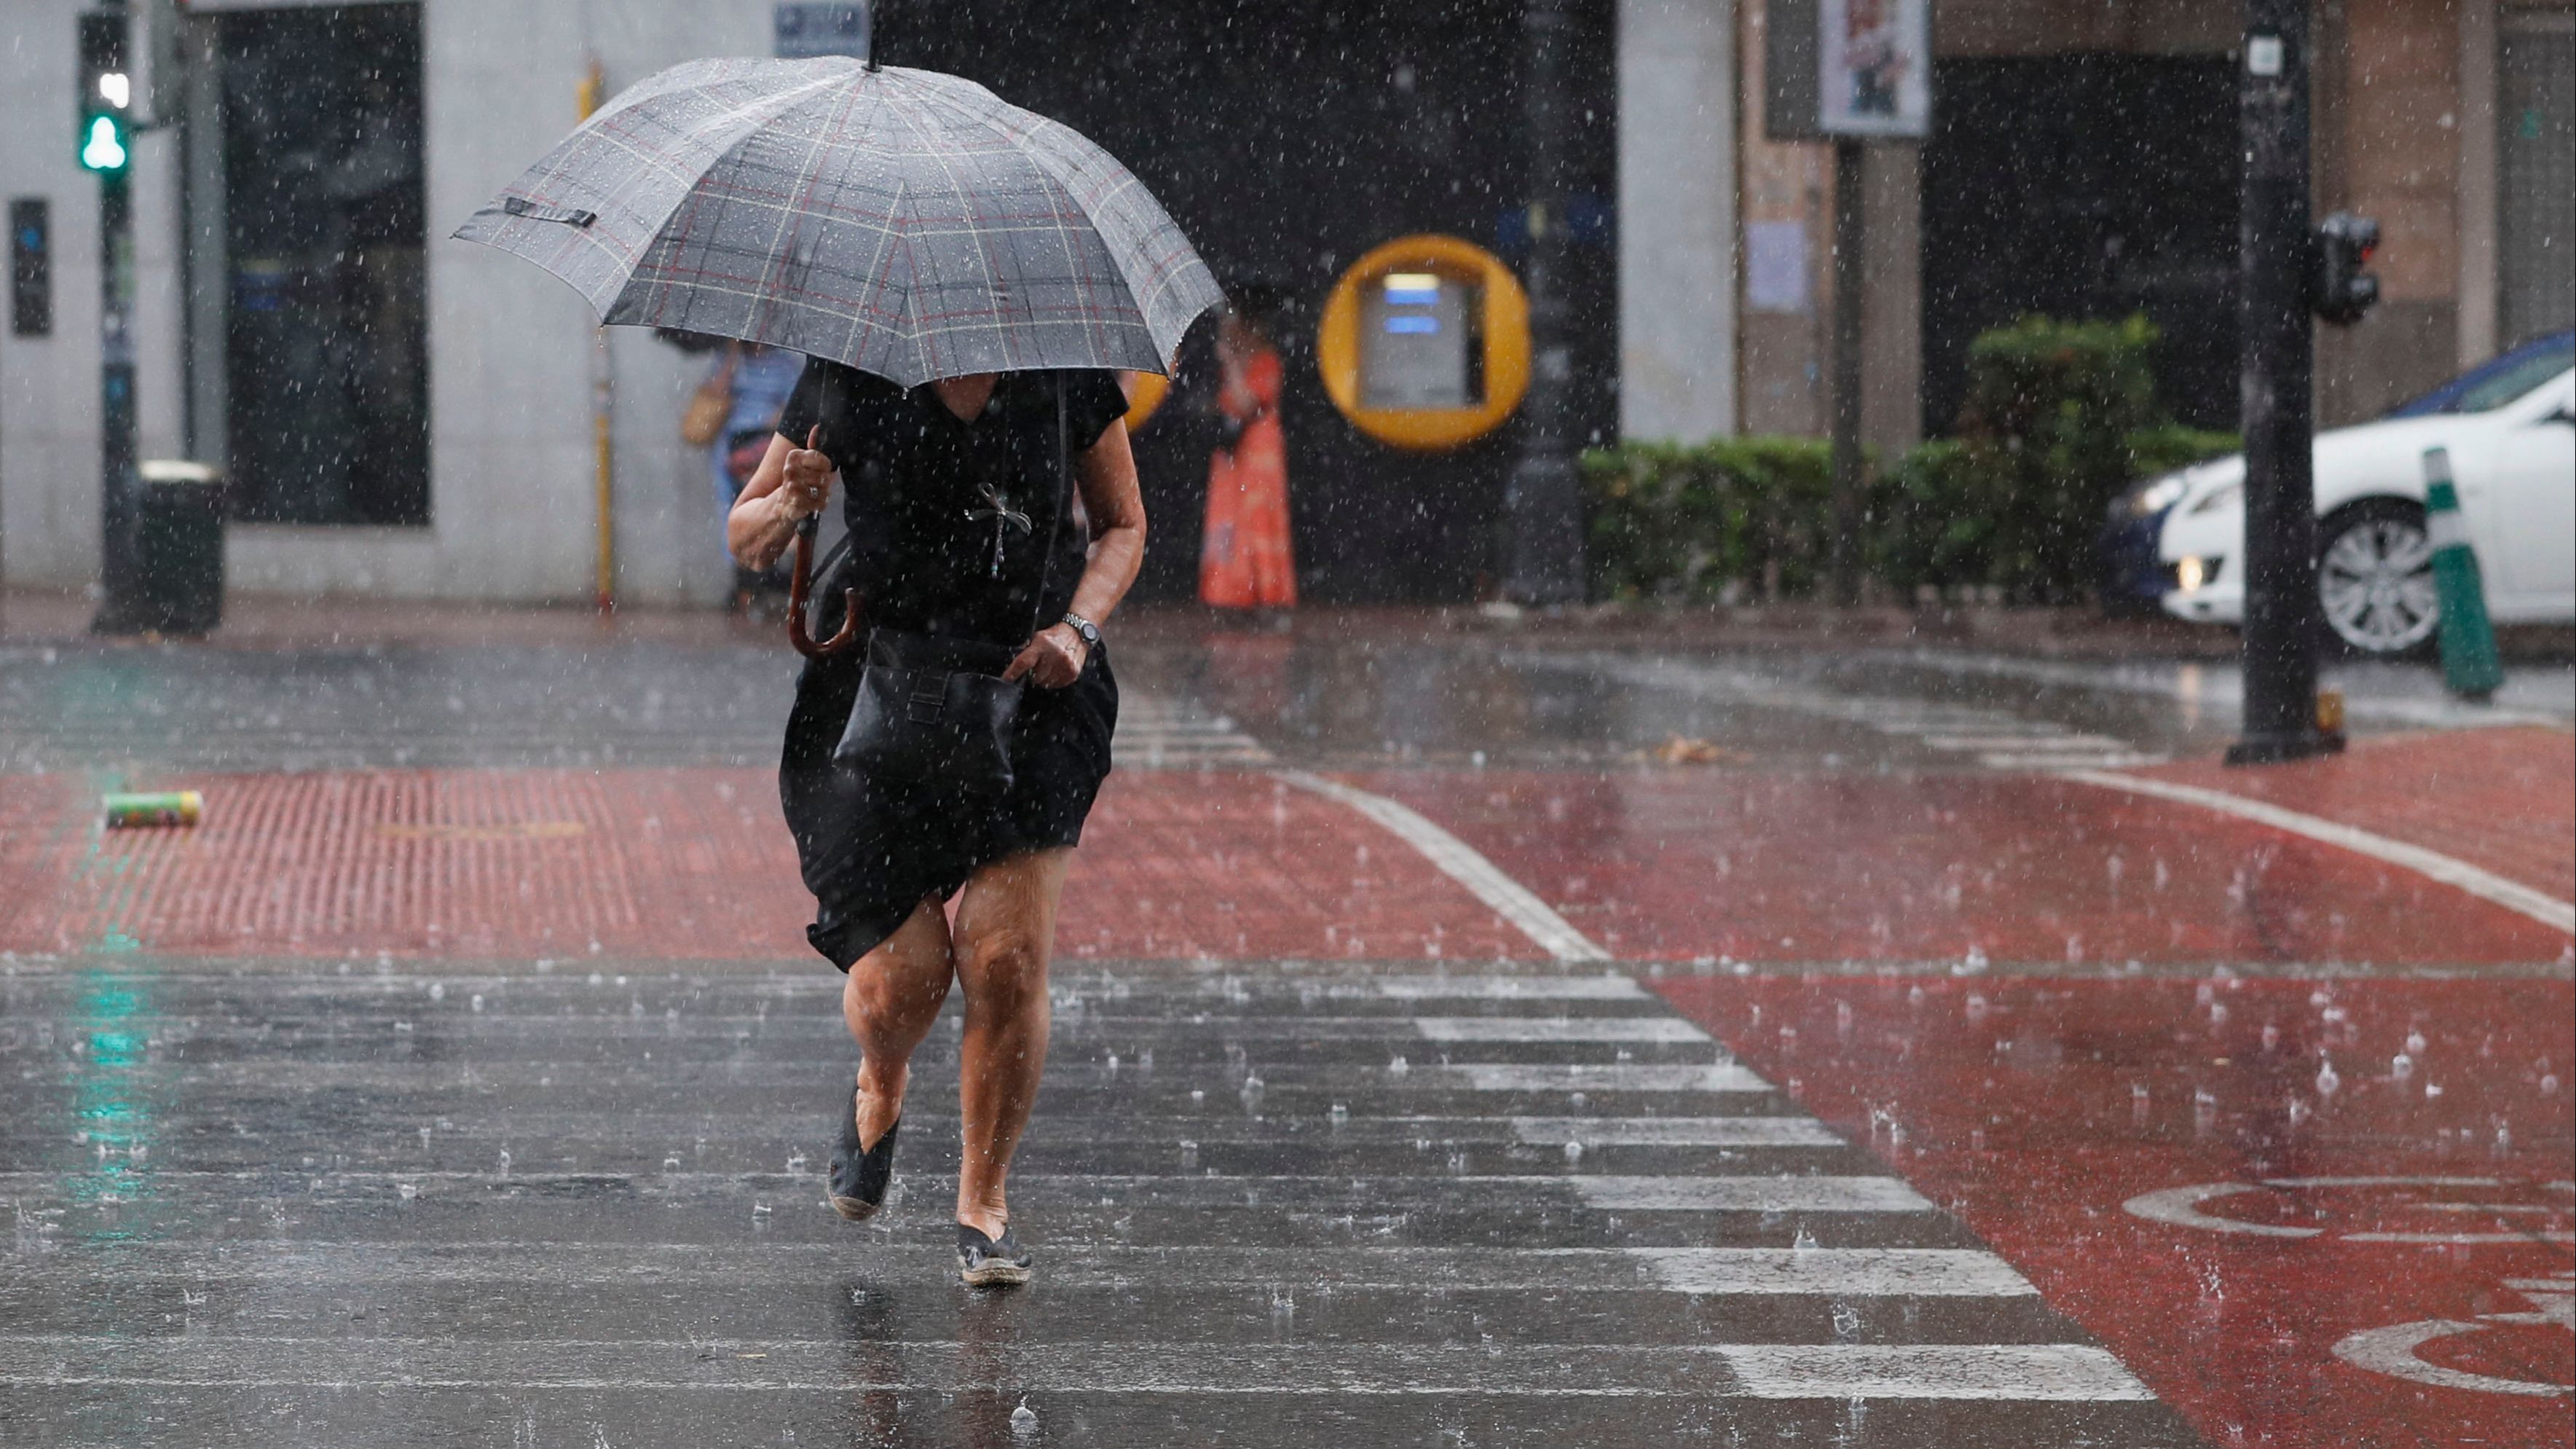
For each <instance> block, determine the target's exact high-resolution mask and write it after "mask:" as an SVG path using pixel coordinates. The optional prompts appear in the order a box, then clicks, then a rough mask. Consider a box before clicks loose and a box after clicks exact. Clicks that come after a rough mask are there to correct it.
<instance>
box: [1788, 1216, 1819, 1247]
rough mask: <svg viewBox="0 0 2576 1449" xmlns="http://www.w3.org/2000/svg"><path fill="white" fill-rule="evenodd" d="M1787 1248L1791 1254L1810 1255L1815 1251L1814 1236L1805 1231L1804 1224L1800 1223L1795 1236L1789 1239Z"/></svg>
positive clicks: (1805, 1226)
mask: <svg viewBox="0 0 2576 1449" xmlns="http://www.w3.org/2000/svg"><path fill="white" fill-rule="evenodd" d="M1789 1248H1790V1250H1791V1251H1792V1252H1799V1253H1812V1252H1814V1251H1815V1250H1816V1235H1815V1234H1814V1233H1811V1232H1808V1231H1807V1225H1806V1224H1805V1223H1800V1224H1798V1231H1797V1234H1796V1236H1794V1237H1792V1238H1790V1239H1789Z"/></svg>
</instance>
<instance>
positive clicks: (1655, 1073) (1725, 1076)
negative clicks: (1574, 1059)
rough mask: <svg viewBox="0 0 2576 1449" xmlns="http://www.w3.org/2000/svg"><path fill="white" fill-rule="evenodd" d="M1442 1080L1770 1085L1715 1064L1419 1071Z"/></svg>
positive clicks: (1531, 1084) (1486, 1065)
mask: <svg viewBox="0 0 2576 1449" xmlns="http://www.w3.org/2000/svg"><path fill="white" fill-rule="evenodd" d="M1413 1075H1415V1076H1418V1077H1437V1078H1439V1079H1442V1084H1443V1085H1447V1084H1451V1083H1463V1084H1464V1085H1465V1087H1466V1088H1467V1090H1468V1091H1471V1092H1586V1091H1589V1092H1768V1091H1770V1090H1771V1084H1770V1083H1769V1082H1766V1081H1764V1080H1762V1079H1761V1078H1760V1077H1758V1076H1756V1075H1754V1073H1753V1072H1751V1071H1750V1070H1748V1069H1746V1068H1744V1067H1740V1066H1737V1065H1735V1064H1733V1063H1731V1062H1730V1063H1726V1064H1723V1065H1718V1066H1706V1067H1690V1066H1661V1065H1645V1064H1640V1063H1633V1062H1622V1063H1619V1064H1617V1065H1615V1066H1556V1065H1552V1064H1548V1063H1539V1062H1527V1063H1524V1062H1468V1063H1463V1064H1461V1065H1458V1066H1451V1067H1435V1068H1429V1069H1424V1070H1418V1071H1416V1072H1414V1073H1413Z"/></svg>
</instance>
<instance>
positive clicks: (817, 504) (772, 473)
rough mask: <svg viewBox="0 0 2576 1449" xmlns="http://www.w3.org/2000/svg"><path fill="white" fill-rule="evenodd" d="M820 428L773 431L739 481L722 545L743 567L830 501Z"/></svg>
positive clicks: (754, 564)
mask: <svg viewBox="0 0 2576 1449" xmlns="http://www.w3.org/2000/svg"><path fill="white" fill-rule="evenodd" d="M822 433H823V430H822V429H821V428H820V427H817V428H815V429H813V430H812V431H811V432H809V433H807V434H806V435H805V446H804V447H801V448H800V447H798V446H796V445H795V444H794V443H793V442H790V441H789V440H788V439H786V438H783V437H777V436H772V437H771V438H770V440H769V452H768V454H767V455H766V456H764V457H763V458H762V459H761V460H760V466H759V467H758V468H756V469H754V470H753V471H752V475H751V481H750V482H748V483H745V484H744V485H742V496H740V497H738V498H736V499H735V500H734V502H733V511H732V512H731V513H728V514H726V515H725V546H726V547H727V548H729V549H731V550H733V556H734V558H735V559H736V560H738V561H739V562H740V563H741V564H742V566H743V567H744V568H747V569H749V570H751V571H752V572H754V573H767V572H768V571H769V570H770V568H771V567H772V566H773V565H775V564H776V563H777V562H778V556H779V555H780V554H783V553H785V552H787V545H788V544H789V543H790V542H792V541H794V539H795V537H796V525H797V524H798V523H799V522H800V521H802V520H803V519H805V518H807V517H809V516H811V515H813V514H817V513H820V512H822V511H823V505H825V504H826V503H829V502H830V501H831V499H832V460H831V459H829V458H827V457H824V456H823V455H822V454H821V453H819V452H817V451H815V448H814V444H815V443H817V442H819V441H820V440H821V438H822ZM1131 475H1132V470H1131Z"/></svg>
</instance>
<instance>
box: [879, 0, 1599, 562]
mask: <svg viewBox="0 0 2576 1449" xmlns="http://www.w3.org/2000/svg"><path fill="white" fill-rule="evenodd" d="M1580 14H1581V18H1582V25H1581V27H1580V31H1579V35H1580V41H1579V51H1578V53H1577V54H1576V55H1574V56H1572V57H1571V58H1570V59H1571V61H1572V64H1571V66H1570V71H1571V74H1572V76H1573V78H1574V84H1575V86H1576V90H1577V95H1578V97H1579V98H1580V99H1579V100H1578V103H1577V105H1576V106H1575V108H1574V114H1575V119H1576V121H1577V123H1578V125H1579V131H1578V135H1577V138H1576V147H1577V154H1578V156H1579V158H1580V161H1579V164H1580V168H1581V175H1582V178H1583V179H1582V182H1581V187H1582V189H1583V190H1584V191H1585V192H1587V193H1589V196H1590V198H1592V199H1591V200H1589V201H1588V202H1587V203H1586V204H1584V205H1581V206H1578V207H1577V208H1575V211H1576V216H1575V218H1574V221H1575V224H1576V226H1577V228H1578V235H1579V236H1580V238H1581V240H1582V244H1581V245H1579V246H1578V247H1577V248H1576V255H1577V259H1578V260H1577V264H1576V267H1575V271H1574V275H1573V277H1572V279H1571V281H1572V284H1573V285H1572V288H1571V290H1572V291H1573V293H1574V297H1575V302H1576V307H1575V327H1576V331H1577V339H1576V345H1575V370H1576V377H1577V380H1578V382H1577V386H1578V389H1579V391H1578V402H1577V408H1578V416H1579V418H1580V419H1581V420H1582V427H1583V429H1584V430H1585V431H1586V432H1587V433H1593V432H1596V431H1597V434H1598V436H1600V437H1601V438H1603V439H1607V438H1608V437H1610V436H1611V435H1612V433H1613V431H1614V429H1615V425H1616V417H1617V400H1616V395H1615V388H1616V371H1617V339H1616V327H1617V300H1616V296H1615V291H1614V289H1615V286H1616V275H1615V262H1616V257H1615V252H1614V249H1613V247H1612V245H1611V237H1610V219H1609V217H1608V214H1607V205H1606V198H1607V197H1609V196H1610V195H1611V194H1612V192H1613V189H1614V185H1613V183H1614V167H1615V164H1616V135H1615V117H1616V101H1615V91H1614V87H1613V74H1612V16H1611V9H1610V6H1609V4H1608V3H1607V0H1588V3H1586V4H1585V5H1583V6H1581V7H1580ZM1524 46H1525V42H1524V39H1523V32H1522V28H1521V7H1520V6H1519V5H1518V4H1517V3H1513V0H1447V3H1437V0H1435V3H1362V0H1329V3H1323V4H1314V5H1282V6H1274V7H1269V8H1265V9H1263V10H1261V11H1260V12H1259V13H1258V15H1257V17H1254V16H1250V15H1248V14H1247V13H1246V12H1243V11H1242V10H1240V9H1239V7H1236V6H1234V5H1232V4H1215V3H1207V4H1195V5H1180V4H1173V5H1167V6H1157V7H1150V8H1149V7H1136V6H1128V7H1101V6H1094V5H1074V4H1070V3H1066V0H964V3H958V4H952V5H945V6H941V7H937V8H935V9H934V8H931V7H926V6H920V7H907V8H906V10H905V12H904V13H903V14H902V15H901V16H900V17H899V18H898V19H897V20H896V22H895V27H894V28H893V29H892V30H891V31H890V33H889V34H888V36H887V37H886V48H887V54H888V57H889V59H891V60H893V61H894V62H896V63H899V64H906V65H920V66H925V67H928V68H930V69H934V70H946V71H953V72H955V73H957V74H960V75H964V76H969V77H972V78H973V79H975V80H978V81H981V82H983V83H984V84H986V85H988V86H990V87H991V88H992V89H993V90H994V91H995V92H997V93H998V94H1000V95H1001V96H1002V97H1003V98H1004V99H1006V100H1010V101H1012V102H1014V103H1017V104H1019V105H1024V106H1027V107H1029V108H1031V109H1033V110H1037V111H1040V112H1043V113H1045V114H1047V115H1051V116H1055V117H1057V118H1059V119H1061V120H1063V121H1065V122H1066V123H1068V124H1070V125H1072V126H1074V127H1076V128H1077V129H1079V130H1081V131H1083V132H1085V133H1086V134H1088V135H1090V136H1092V137H1093V138H1095V139H1097V140H1098V141H1100V142H1101V144H1103V145H1105V146H1107V147H1108V148H1109V150H1110V151H1111V152H1112V153H1114V154H1115V155H1117V156H1118V157H1119V159H1121V160H1122V161H1125V162H1126V163H1127V164H1128V165H1129V166H1130V167H1132V168H1133V169H1134V170H1135V171H1136V173H1137V174H1138V175H1139V176H1140V177H1142V178H1143V179H1144V180H1145V182H1146V184H1147V185H1149V186H1151V187H1152V188H1153V190H1154V192H1155V194H1156V195H1157V196H1159V197H1160V198H1162V200H1163V202H1164V203H1165V205H1167V206H1168V207H1169V208H1170V209H1171V211H1172V214H1173V216H1174V217H1176V218H1177V219H1178V220H1179V221H1180V223H1181V225H1182V227H1183V228H1184V229H1185V230H1186V231H1187V232H1188V233H1189V235H1190V237H1191V238H1192V239H1193V240H1194V241H1196V242H1197V244H1198V246H1199V249H1200V251H1201V253H1202V254H1203V255H1204V256H1205V257H1206V258H1207V261H1208V264H1209V265H1210V266H1211V267H1212V268H1214V269H1215V271H1216V273H1217V276H1218V279H1219V280H1220V281H1221V282H1223V283H1225V284H1226V285H1228V286H1229V287H1239V286H1243V285H1245V284H1248V283H1264V284H1267V285H1269V286H1272V287H1275V288H1277V289H1279V290H1280V291H1282V292H1283V293H1285V295H1286V297H1287V298H1288V300H1289V304H1290V311H1289V314H1288V317H1287V319H1286V322H1285V324H1284V325H1283V327H1282V329H1281V330H1282V331H1283V332H1284V333H1286V334H1287V335H1286V336H1285V337H1283V338H1282V341H1283V343H1284V344H1285V347H1286V350H1287V353H1288V361H1289V369H1288V372H1289V378H1290V384H1289V390H1288V393H1287V396H1286V400H1285V402H1284V404H1283V408H1282V412H1283V415H1284V418H1285V421H1286V424H1287V431H1288V440H1289V467H1290V491H1291V497H1292V506H1293V508H1294V513H1295V533H1296V545H1297V552H1298V563H1299V574H1300V579H1301V584H1302V586H1303V588H1304V590H1305V592H1306V594H1307V596H1308V597H1309V598H1311V599H1314V600H1317V601H1380V600H1411V601H1422V600H1464V599H1470V598H1474V597H1476V596H1478V595H1479V594H1480V593H1483V592H1486V591H1487V590H1488V588H1489V581H1490V578H1491V575H1492V573H1493V572H1494V570H1495V567H1496V560H1497V559H1498V557H1499V552H1498V544H1499V539H1498V532H1497V530H1498V525H1499V521H1500V514H1501V506H1502V496H1503V485H1504V480H1505V478H1506V476H1507V474H1508V472H1509V468H1510V462H1511V459H1512V456H1513V449H1514V448H1515V446H1516V444H1517V439H1516V436H1515V430H1514V429H1513V428H1512V427H1510V426H1506V427H1505V428H1503V429H1502V430H1501V431H1499V432H1497V433H1495V434H1492V435H1490V436H1488V437H1487V438H1485V439H1484V440H1482V441H1481V442H1479V443H1476V444H1472V445H1470V446H1469V447H1467V448H1466V449H1464V450H1462V451H1459V452H1455V453H1449V454H1438V455H1421V454H1407V453H1401V452H1397V451H1395V450H1392V449H1390V448H1387V447H1385V446H1383V445H1381V444H1378V443H1375V442H1372V441H1370V440H1369V439H1367V438H1364V437H1362V436H1361V435H1360V434H1359V433H1358V432H1357V431H1355V430H1354V429H1353V428H1352V427H1351V426H1350V424H1349V423H1348V422H1346V421H1345V420H1344V419H1343V418H1342V416H1341V415H1340V414H1339V413H1338V412H1336V411H1335V410H1334V408H1333V405H1332V403H1331V402H1330V401H1329V400H1328V399H1327V398H1326V396H1325V394H1324V390H1323V386H1322V384H1321V382H1320V381H1319V380H1318V378H1317V374H1316V371H1315V362H1314V328H1315V323H1316V319H1317V316H1318V311H1319V309H1320V307H1321V305H1322V303H1323V300H1324V298H1325V296H1326V294H1327V293H1328V292H1329V291H1330V290H1331V287H1332V285H1333V282H1334V280H1335V279H1336V277H1338V275H1339V274H1340V272H1341V270H1342V269H1343V268H1345V267H1347V266H1349V265H1350V264H1351V262H1352V261H1353V260H1355V259H1356V258H1357V257H1358V256H1359V255H1360V254H1361V253H1363V252H1365V251H1367V250H1368V249H1369V248H1370V247H1373V246H1375V245H1377V244H1378V243H1380V242H1385V241H1389V240H1392V239H1394V238H1396V237H1399V236H1403V235H1405V234H1407V233H1412V232H1445V233H1448V234H1451V235H1455V236H1459V237H1462V238H1465V239H1466V240H1468V241H1472V242H1475V243H1476V244H1478V245H1480V246H1484V247H1487V248H1490V249H1493V250H1495V251H1497V252H1499V253H1501V254H1502V255H1503V257H1504V258H1505V259H1506V260H1508V261H1514V262H1517V261H1518V260H1519V255H1518V254H1519V251H1520V249H1521V244H1520V240H1519V238H1520V234H1521V233H1522V231H1523V229H1524V228H1523V226H1522V222H1521V211H1520V185H1521V179H1520V178H1521V165H1522V158H1523V156H1524V153H1525V150H1526V142H1525V138H1524V133H1523V127H1522V120H1521V116H1522V112H1521V105H1522V96H1521V93H1520V89H1519V85H1518V77H1519V75H1520V73H1521V70H1522V67H1523V51H1524ZM1209 330H1210V329H1209V328H1208V326H1207V325H1206V324H1202V326H1201V328H1200V330H1199V332H1198V333H1197V334H1195V335H1194V336H1193V338H1192V341H1191V343H1190V345H1189V346H1188V347H1187V348H1186V349H1185V350H1184V353H1183V371H1182V375H1181V378H1180V386H1179V387H1178V388H1177V389H1176V390H1175V392H1174V395H1173V397H1172V399H1171V401H1169V402H1168V403H1166V404H1165V405H1164V407H1163V409H1162V411H1161V412H1160V413H1159V414H1158V415H1157V416H1156V417H1155V418H1154V420H1153V422H1152V423H1151V425H1150V426H1148V427H1147V429H1146V430H1145V431H1144V433H1143V434H1142V435H1140V436H1139V438H1138V439H1137V453H1138V456H1139V462H1140V465H1141V467H1142V471H1143V473H1144V477H1145V481H1146V493H1147V497H1146V502H1147V506H1148V509H1149V511H1150V513H1151V515H1152V517H1153V519H1154V523H1155V530H1154V534H1153V543H1152V547H1151V550H1150V556H1149V558H1148V561H1147V566H1146V572H1145V576H1144V579H1143V580H1142V582H1141V584H1140V596H1141V597H1148V598H1164V599H1170V598H1186V597H1190V596H1191V595H1192V593H1193V591H1194V590H1195V587H1196V578H1197V573H1196V570H1197V550H1198V534H1199V518H1200V511H1201V506H1202V504H1201V500H1202V498H1203V495H1204V488H1205V482H1206V474H1207V453H1208V449H1209V446H1210V444H1211V442H1212V441H1213V439H1214V437H1215V425H1214V423H1213V421H1212V420H1211V418H1210V417H1209V416H1208V415H1207V413H1206V412H1205V411H1204V409H1205V407H1206V404H1207V399H1208V393H1209V385H1208V376H1207V374H1208V372H1209V371H1210V364H1209V361H1208V336H1207V334H1208V332H1209Z"/></svg>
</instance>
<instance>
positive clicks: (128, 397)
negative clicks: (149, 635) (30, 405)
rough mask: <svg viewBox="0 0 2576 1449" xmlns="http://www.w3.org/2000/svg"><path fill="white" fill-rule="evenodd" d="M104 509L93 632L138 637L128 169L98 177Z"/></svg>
mask: <svg viewBox="0 0 2576 1449" xmlns="http://www.w3.org/2000/svg"><path fill="white" fill-rule="evenodd" d="M98 236H99V242H98V260H99V328H98V334H99V335H98V346H99V350H98V357H99V367H98V371H99V418H98V439H99V449H98V453H99V456H98V462H99V469H98V505H99V509H98V511H99V558H98V577H99V584H100V589H101V598H100V600H99V609H98V614H97V616H96V617H95V618H94V619H92V620H91V621H90V628H91V629H92V630H93V631H95V632H98V633H102V634H132V633H138V632H140V631H141V630H143V629H144V628H146V627H149V621H148V620H147V618H146V617H145V615H146V610H145V608H144V604H143V598H142V583H143V581H142V578H141V567H140V565H141V560H140V558H139V557H138V555H139V553H140V548H139V542H140V541H139V540H138V539H137V537H136V530H137V526H138V524H139V522H140V514H141V499H140V498H139V497H138V496H137V495H138V494H139V493H140V491H141V486H142V485H141V482H140V480H139V479H138V478H137V476H136V472H135V441H134V201H133V188H132V186H131V184H130V183H129V181H128V180H127V172H126V171H125V170H122V169H120V170H115V171H106V172H101V173H100V174H99V178H98Z"/></svg>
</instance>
